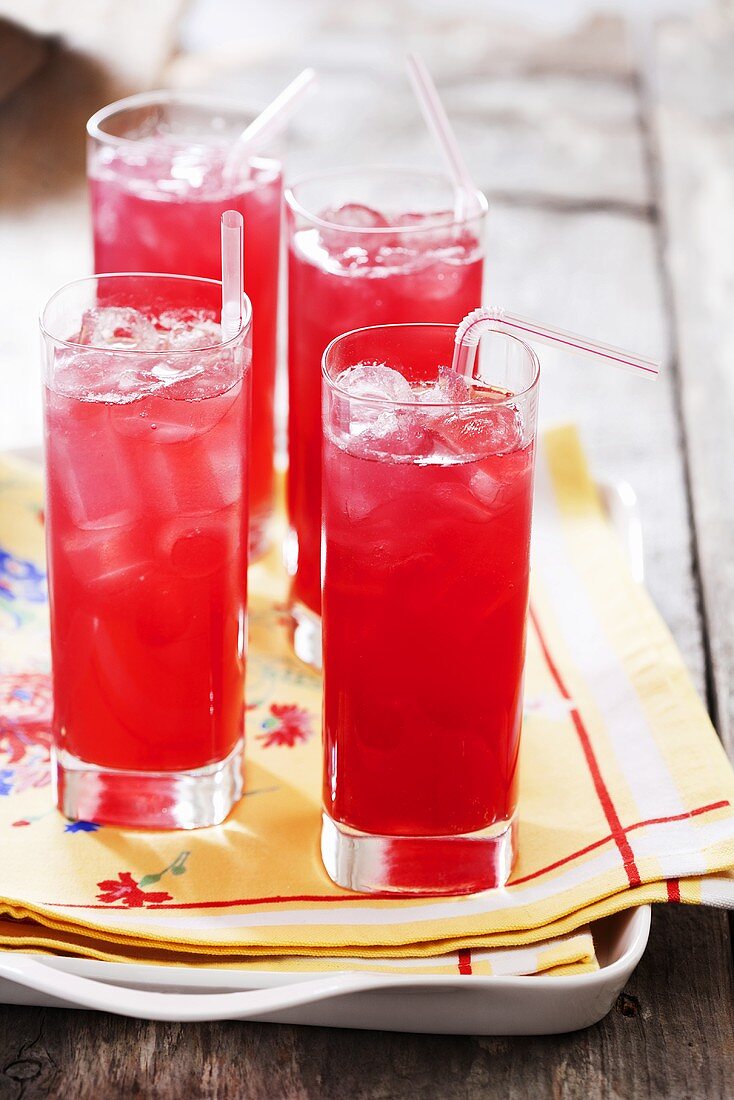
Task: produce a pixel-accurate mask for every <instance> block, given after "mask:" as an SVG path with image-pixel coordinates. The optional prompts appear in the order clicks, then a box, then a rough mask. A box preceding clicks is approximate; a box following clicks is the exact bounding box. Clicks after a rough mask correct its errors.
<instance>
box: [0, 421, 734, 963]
mask: <svg viewBox="0 0 734 1100" xmlns="http://www.w3.org/2000/svg"><path fill="white" fill-rule="evenodd" d="M537 483H538V491H537V506H536V522H535V533H534V555H535V556H534V576H533V594H532V607H531V620H530V627H529V636H528V658H527V675H526V697H527V698H526V718H525V725H524V733H523V746H522V757H521V784H520V857H519V860H518V863H517V866H516V868H515V871H514V874H513V878H512V881H511V883H510V885H509V886H508V887H507V888H505V889H503V890H496V891H490V892H487V893H483V894H476V895H471V896H468V897H460V898H445V897H444V898H420V899H415V900H395V899H383V898H380V897H375V896H361V895H355V894H350V893H348V892H347V891H344V890H340V889H339V888H337V887H335V886H333V885H332V884H331V883H330V882H329V880H328V878H327V876H326V874H325V872H324V870H323V868H322V866H321V861H320V858H319V853H318V840H319V825H320V822H319V791H320V768H321V754H320V745H319V704H320V680H319V677H318V676H317V675H315V674H314V673H312V672H310V671H309V670H308V669H307V668H305V666H303V665H301V664H300V663H299V662H298V661H297V660H296V659H295V658H294V657H293V656H292V654H291V651H290V647H289V642H288V636H287V630H286V626H285V623H284V619H283V613H282V610H281V608H282V600H283V598H284V595H285V582H284V578H283V576H282V573H281V571H280V569H279V567H278V565H277V555H276V554H275V553H273V555H271V557H270V558H269V559H268V560H266V561H264V562H262V563H260V564H259V565H256V566H255V567H253V569H252V570H251V578H250V590H251V600H250V614H251V648H250V659H249V669H248V689H247V690H248V704H249V706H250V708H251V709H250V710H249V712H248V730H247V736H248V740H247V774H246V793H245V797H244V798H243V800H242V802H241V803H240V805H239V807H238V808H237V809H236V810H235V812H234V813H233V814H232V816H231V817H230V818H229V820H228V821H227V822H226V823H225V824H224V825H222V826H219V827H217V828H213V829H207V830H202V831H199V832H196V833H135V832H132V831H128V830H122V829H111V828H106V827H100V826H98V825H96V824H95V823H93V822H86V823H85V822H78V823H69V822H66V821H65V820H64V819H63V818H62V817H61V816H60V815H59V814H58V813H57V812H56V810H55V809H54V808H53V804H52V799H51V792H50V787H49V785H48V784H49V772H48V741H49V736H48V719H49V706H50V698H49V689H48V680H47V678H46V675H45V669H46V667H47V643H46V629H47V627H46V607H45V603H44V602H43V574H42V526H41V523H40V522H39V509H40V487H39V484H38V481H37V478H36V477H35V476H32V475H31V474H30V473H29V471H27V470H25V471H24V470H22V469H21V468H20V467H17V466H15V467H12V466H10V465H5V466H3V467H2V468H0V673H1V674H2V675H1V676H0V715H1V716H2V717H1V718H0V853H1V856H0V914H2V919H0V944H4V945H5V946H7V947H8V948H23V949H26V950H28V949H39V950H44V951H49V950H50V951H53V950H57V951H62V952H68V953H73V954H80V955H84V956H88V957H93V958H111V959H123V960H135V961H149V962H176V963H181V962H182V961H189V962H191V963H195V964H198V965H204V964H205V965H212V963H213V962H214V963H216V962H218V963H219V964H221V965H228V966H245V965H246V966H260V967H265V968H267V969H277V968H282V969H306V968H310V969H314V968H316V969H329V968H333V967H337V966H338V967H340V968H343V967H349V968H354V967H359V968H369V967H373V968H377V969H388V970H393V969H395V968H398V969H401V970H405V969H410V968H411V967H413V968H419V969H421V970H425V971H427V972H431V970H433V971H434V972H439V973H440V972H456V970H457V969H458V970H459V971H460V972H462V973H469V972H474V973H478V972H483V973H493V972H494V973H498V972H502V973H533V972H537V971H542V970H547V969H553V972H554V973H558V972H565V971H567V970H569V969H570V970H574V969H579V968H580V969H588V968H591V967H594V966H595V965H596V963H595V959H594V955H593V945H592V943H591V938H590V935H589V932H588V925H589V922H590V921H592V920H595V919H597V918H599V917H603V916H606V915H609V914H611V913H614V912H616V911H618V910H620V909H623V908H627V907H629V906H633V905H639V904H641V903H643V902H647V901H665V900H683V901H693V902H706V903H709V904H721V905H729V904H734V876H731V875H730V874H729V873H728V872H729V870H730V869H731V868H732V867H734V813H733V812H732V802H734V773H733V772H732V770H731V768H730V766H729V764H728V762H727V760H726V757H725V755H724V752H723V750H722V748H721V746H720V744H719V742H718V740H717V738H716V735H715V733H714V731H713V729H712V727H711V725H710V723H709V721H708V718H707V716H706V713H705V711H704V709H703V707H702V705H701V703H700V702H699V700H698V698H697V696H696V694H695V691H694V689H693V687H692V685H691V683H690V680H689V678H688V676H687V673H686V671H685V669H684V667H683V664H682V661H681V658H680V656H679V654H678V652H677V650H676V648H675V646H674V644H673V641H672V639H671V638H670V636H669V634H668V632H667V630H666V628H665V627H664V625H663V624H662V622H661V621H660V619H659V617H658V615H657V614H656V612H655V611H654V609H653V607H652V605H651V604H650V601H649V599H648V598H647V596H646V595H645V593H644V591H643V590H642V589H641V588H640V587H639V586H638V585H636V584H635V582H634V581H633V580H632V579H631V577H630V575H629V572H628V569H627V565H626V562H625V559H624V557H623V554H622V551H621V549H620V547H619V545H618V543H617V540H616V536H615V535H614V534H613V533H612V531H611V530H610V529H609V527H608V525H607V523H606V520H605V518H604V515H603V513H602V510H601V507H600V504H599V501H598V499H597V495H596V491H595V489H594V486H593V484H592V482H591V481H590V478H589V475H588V472H587V469H586V464H585V461H584V458H583V454H582V451H581V448H580V444H579V441H578V438H577V436H576V433H575V431H574V430H573V429H570V428H565V429H558V430H556V431H553V432H550V433H547V434H546V435H545V437H544V438H543V440H542V442H541V444H540V446H539V454H538V473H537ZM391 960H392V961H391ZM558 968H561V969H560V971H559V970H558ZM413 972H415V970H413Z"/></svg>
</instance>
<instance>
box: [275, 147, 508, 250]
mask: <svg viewBox="0 0 734 1100" xmlns="http://www.w3.org/2000/svg"><path fill="white" fill-rule="evenodd" d="M370 173H375V174H379V175H382V176H391V175H392V176H415V177H416V178H418V179H423V180H433V181H434V182H435V181H439V182H441V183H446V184H448V185H449V187H450V188H451V189H452V190H453V188H452V185H451V179H450V177H449V176H448V175H445V174H443V173H441V172H432V171H430V170H428V169H423V168H401V167H399V166H392V165H384V164H364V165H360V166H355V165H348V166H345V167H343V168H329V169H327V171H325V172H307V173H304V174H303V175H300V176H296V178H295V179H294V180H292V181H291V182H290V183H289V184H288V186H287V187H286V188H285V189H284V191H283V198H284V200H285V202H286V205H287V206H288V208H289V209H290V210H292V211H293V213H294V214H298V215H300V216H301V217H302V218H305V219H306V220H307V221H309V222H310V223H311V224H312V225H316V226H318V227H319V228H321V229H328V230H329V232H342V233H349V234H350V235H355V234H362V233H369V234H379V233H395V231H396V230H398V231H399V232H400V233H425V232H427V231H430V230H435V229H438V228H446V227H450V226H455V225H471V224H472V223H474V222H477V223H482V222H483V221H484V219H485V218H486V217H487V214H488V213H489V202H488V201H487V196H486V195H485V194H484V192H483V191H480V190H479V189H478V188H477V191H476V197H477V199H478V201H479V206H480V209H479V211H478V212H477V213H474V214H469V215H467V216H466V217H463V218H457V217H456V216H455V215H454V213H453V211H451V213H450V216H449V217H447V216H443V217H437V218H436V217H434V218H431V219H427V220H426V221H424V222H422V223H421V224H420V225H377V226H353V225H340V224H339V223H338V222H331V221H328V220H327V219H326V218H322V217H320V216H319V215H318V214H313V213H312V212H311V211H310V210H308V209H307V208H306V207H305V206H304V205H303V204H302V203H301V202H300V200H299V199H298V197H297V196H296V193H295V192H296V188H298V187H301V186H303V185H305V184H309V183H316V182H318V181H319V180H329V179H338V178H340V177H341V178H344V177H348V176H366V175H369V174H370Z"/></svg>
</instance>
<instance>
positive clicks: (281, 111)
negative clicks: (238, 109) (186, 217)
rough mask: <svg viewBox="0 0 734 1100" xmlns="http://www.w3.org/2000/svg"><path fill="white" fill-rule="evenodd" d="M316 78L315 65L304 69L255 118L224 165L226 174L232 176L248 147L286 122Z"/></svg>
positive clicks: (266, 136)
mask: <svg viewBox="0 0 734 1100" xmlns="http://www.w3.org/2000/svg"><path fill="white" fill-rule="evenodd" d="M315 79H316V72H315V70H314V69H304V70H303V72H301V73H299V74H298V76H297V77H296V78H295V80H292V81H291V82H290V84H289V85H288V86H287V87H286V88H284V89H283V91H282V92H281V93H280V95H277V96H276V97H275V99H274V100H273V102H272V103H271V104H270V105H269V106H268V107H266V108H265V110H264V111H261V112H260V114H259V115H258V116H257V118H256V119H254V121H253V122H251V123H250V125H249V126H247V127H246V128H245V129H244V130H243V131H242V133H241V134H240V135H239V137H238V138H237V140H236V141H235V142H234V145H233V147H232V151H231V152H230V154H229V156H228V157H227V160H226V162H225V165H224V174H225V177H227V178H231V176H232V173H233V172H234V169H235V167H236V165H237V164H238V163H239V162H240V161H241V160H242V158H243V157H244V156H245V152H246V150H248V148H249V147H250V146H252V145H254V144H255V142H258V141H264V140H265V138H268V137H273V135H274V134H277V133H278V132H279V131H280V130H282V128H283V127H284V126H285V124H286V122H287V121H288V119H289V118H290V116H291V115H292V113H293V111H294V110H295V109H296V107H297V106H298V104H299V103H300V101H301V100H302V99H303V97H304V96H305V94H306V93H307V92H308V91H309V89H310V88H311V85H312V84H313V82H314V80H315Z"/></svg>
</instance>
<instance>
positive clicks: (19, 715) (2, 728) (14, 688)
mask: <svg viewBox="0 0 734 1100" xmlns="http://www.w3.org/2000/svg"><path fill="white" fill-rule="evenodd" d="M50 782H51V681H50V678H49V677H48V676H47V675H45V674H44V673H35V672H28V673H6V674H5V675H3V674H2V673H0V797H2V798H6V797H8V796H9V795H11V794H22V792H23V791H27V790H30V789H31V788H35V787H47V786H48V785H49V783H50Z"/></svg>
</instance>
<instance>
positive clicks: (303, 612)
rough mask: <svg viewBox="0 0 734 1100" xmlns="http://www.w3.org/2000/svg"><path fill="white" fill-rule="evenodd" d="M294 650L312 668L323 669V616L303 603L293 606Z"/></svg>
mask: <svg viewBox="0 0 734 1100" xmlns="http://www.w3.org/2000/svg"><path fill="white" fill-rule="evenodd" d="M291 616H292V620H293V628H292V637H293V651H294V653H295V655H296V657H298V658H300V660H301V661H303V662H304V663H305V664H307V665H310V666H311V668H315V669H319V670H320V669H321V617H320V616H319V615H315V614H314V613H313V611H310V610H309V609H308V608H307V607H305V606H304V604H302V603H294V604H293V605H292V606H291Z"/></svg>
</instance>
